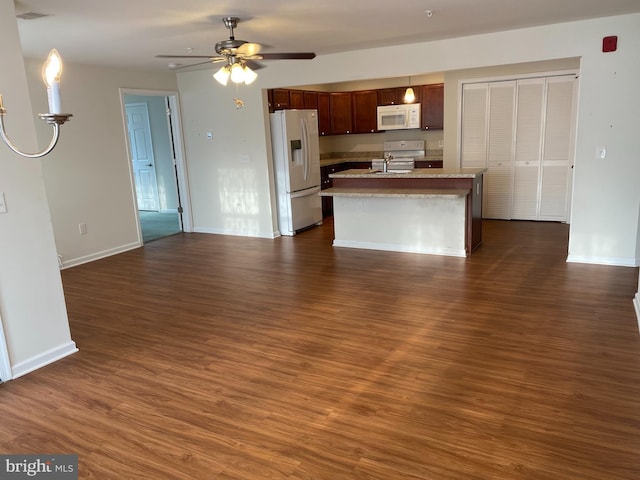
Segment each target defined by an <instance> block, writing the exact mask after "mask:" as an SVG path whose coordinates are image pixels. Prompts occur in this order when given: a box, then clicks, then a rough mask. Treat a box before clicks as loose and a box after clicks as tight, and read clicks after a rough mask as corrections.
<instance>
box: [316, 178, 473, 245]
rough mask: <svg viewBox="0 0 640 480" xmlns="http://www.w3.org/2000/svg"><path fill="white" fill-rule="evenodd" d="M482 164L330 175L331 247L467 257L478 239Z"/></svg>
mask: <svg viewBox="0 0 640 480" xmlns="http://www.w3.org/2000/svg"><path fill="white" fill-rule="evenodd" d="M484 172H485V170H484V169H433V168H416V169H414V170H410V171H407V172H405V173H395V172H394V173H383V172H379V171H376V170H371V169H352V170H345V171H342V172H336V173H333V174H331V179H332V181H333V188H329V189H327V190H323V191H322V192H321V193H320V195H322V196H331V197H333V202H334V205H333V208H334V213H333V215H334V217H333V219H334V235H335V238H334V242H333V245H334V246H338V247H351V248H366V249H373V250H391V251H398V252H411V253H426V254H436V255H450V256H460V257H464V256H468V255H471V253H472V252H473V251H474V250H475V249H476V248H478V247H479V246H480V244H481V243H482V179H483V173H484Z"/></svg>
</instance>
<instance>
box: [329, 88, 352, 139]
mask: <svg viewBox="0 0 640 480" xmlns="http://www.w3.org/2000/svg"><path fill="white" fill-rule="evenodd" d="M351 111H352V95H351V92H331V93H329V114H330V116H331V134H333V135H341V134H345V133H351V132H352V131H353V120H352V117H351Z"/></svg>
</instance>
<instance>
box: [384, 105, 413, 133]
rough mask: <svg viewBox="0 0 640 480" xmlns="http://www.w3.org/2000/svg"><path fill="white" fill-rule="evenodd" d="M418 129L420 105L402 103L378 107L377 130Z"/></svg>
mask: <svg viewBox="0 0 640 480" xmlns="http://www.w3.org/2000/svg"><path fill="white" fill-rule="evenodd" d="M407 128H420V104H419V103H403V104H400V105H382V106H379V107H378V130H404V129H407Z"/></svg>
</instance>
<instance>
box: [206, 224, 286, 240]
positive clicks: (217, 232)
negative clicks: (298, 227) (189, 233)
mask: <svg viewBox="0 0 640 480" xmlns="http://www.w3.org/2000/svg"><path fill="white" fill-rule="evenodd" d="M193 231H194V233H211V234H214V235H229V236H233V237H252V238H271V239H273V238H276V237H277V236H279V234H278V235H276V234H275V232H247V231H240V230H238V231H235V230H226V229H222V228H202V227H196V228H194V229H193Z"/></svg>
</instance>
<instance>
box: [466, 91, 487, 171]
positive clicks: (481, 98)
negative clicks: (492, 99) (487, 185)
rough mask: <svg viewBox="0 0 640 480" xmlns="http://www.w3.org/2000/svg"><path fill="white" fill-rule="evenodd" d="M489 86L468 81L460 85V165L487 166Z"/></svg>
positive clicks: (467, 166)
mask: <svg viewBox="0 0 640 480" xmlns="http://www.w3.org/2000/svg"><path fill="white" fill-rule="evenodd" d="M488 98H489V87H488V84H486V83H470V84H465V85H463V87H462V138H461V150H460V166H461V167H462V168H485V167H486V166H487V115H488V113H489V105H488Z"/></svg>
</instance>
